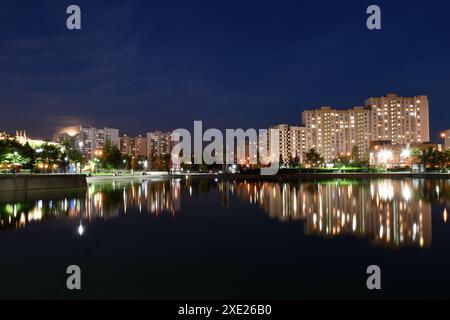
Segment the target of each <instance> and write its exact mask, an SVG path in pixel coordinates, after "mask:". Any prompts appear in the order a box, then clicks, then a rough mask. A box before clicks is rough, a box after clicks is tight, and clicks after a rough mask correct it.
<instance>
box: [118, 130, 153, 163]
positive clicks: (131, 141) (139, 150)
mask: <svg viewBox="0 0 450 320" xmlns="http://www.w3.org/2000/svg"><path fill="white" fill-rule="evenodd" d="M120 152H121V153H122V154H125V155H127V156H130V157H136V158H137V157H147V138H146V137H143V136H141V135H139V136H137V137H128V136H127V135H125V136H123V137H120Z"/></svg>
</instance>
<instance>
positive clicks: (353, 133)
mask: <svg viewBox="0 0 450 320" xmlns="http://www.w3.org/2000/svg"><path fill="white" fill-rule="evenodd" d="M369 115H370V113H369V112H368V111H367V110H365V109H364V108H363V107H354V108H353V109H347V110H337V109H333V108H331V107H322V108H320V109H317V110H307V111H304V112H303V114H302V121H303V124H304V125H305V127H306V128H307V129H309V131H310V135H311V139H310V140H309V141H308V142H309V143H310V145H309V146H310V148H314V149H316V151H317V152H318V153H320V154H321V155H322V157H324V159H325V160H326V161H330V160H332V159H336V158H339V157H341V156H350V155H352V154H353V152H354V151H355V150H357V152H358V156H359V157H360V158H364V157H367V155H368V152H369V142H370V140H369V133H368V131H367V130H368V127H369ZM355 147H356V148H357V149H355Z"/></svg>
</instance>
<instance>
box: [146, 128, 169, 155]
mask: <svg viewBox="0 0 450 320" xmlns="http://www.w3.org/2000/svg"><path fill="white" fill-rule="evenodd" d="M171 135H172V132H161V131H154V132H149V133H147V157H148V158H152V157H161V156H164V155H170V154H171V152H172V141H171Z"/></svg>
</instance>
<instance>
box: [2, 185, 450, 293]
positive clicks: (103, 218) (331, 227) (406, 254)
mask: <svg viewBox="0 0 450 320" xmlns="http://www.w3.org/2000/svg"><path fill="white" fill-rule="evenodd" d="M447 208H449V209H450V181H449V180H421V179H417V180H414V179H405V180H360V181H348V180H323V181H315V182H300V181H299V182H289V183H279V182H263V181H258V182H251V181H221V180H217V179H216V180H210V179H187V180H186V179H184V178H183V179H174V180H159V181H155V180H152V181H147V180H143V181H137V180H135V181H120V182H119V181H116V182H112V183H93V184H90V185H89V189H88V190H87V192H85V191H73V190H72V191H71V190H66V191H55V190H53V191H52V190H48V191H35V192H27V193H24V192H21V193H8V192H2V193H0V215H1V226H0V250H1V251H0V264H1V267H2V271H3V272H2V280H1V281H0V298H155V299H166V298H170V299H188V298H191V299H195V298H227V299H233V298H234V299H238V298H253V299H264V298H276V299H277V298H280V299H283V298H284V299H295V298H433V297H434V298H449V297H450V222H449V223H448V224H447V220H448V213H447V210H449V209H447ZM72 264H76V265H79V266H80V267H81V269H82V286H83V290H82V291H81V292H69V291H68V290H67V289H66V287H65V283H66V273H65V271H66V267H67V266H68V265H72ZM372 264H376V265H379V266H380V267H381V271H382V290H381V291H378V292H369V291H368V290H367V289H366V278H367V275H366V273H365V271H366V268H367V266H369V265H372Z"/></svg>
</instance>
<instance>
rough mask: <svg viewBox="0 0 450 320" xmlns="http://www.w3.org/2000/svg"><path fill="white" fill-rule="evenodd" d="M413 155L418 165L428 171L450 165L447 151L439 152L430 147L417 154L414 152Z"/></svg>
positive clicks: (449, 154) (449, 155)
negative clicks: (428, 169)
mask: <svg viewBox="0 0 450 320" xmlns="http://www.w3.org/2000/svg"><path fill="white" fill-rule="evenodd" d="M414 155H415V156H416V159H418V161H420V163H422V164H423V165H424V166H425V167H427V168H430V169H436V168H439V169H442V168H445V167H446V166H448V165H449V163H450V153H449V152H448V151H446V152H441V151H439V150H437V149H436V148H432V147H430V148H426V149H423V150H420V151H419V152H416V151H415V152H414Z"/></svg>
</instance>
